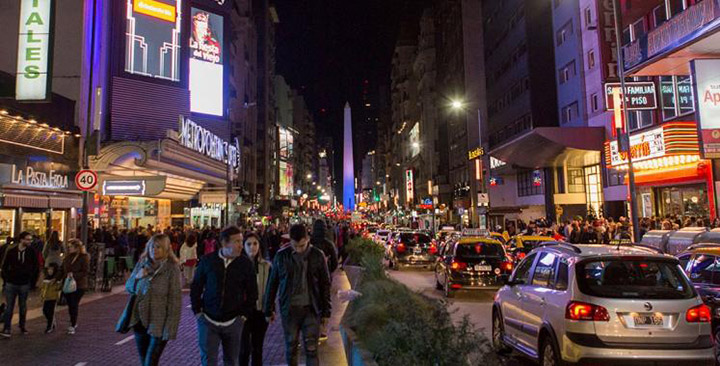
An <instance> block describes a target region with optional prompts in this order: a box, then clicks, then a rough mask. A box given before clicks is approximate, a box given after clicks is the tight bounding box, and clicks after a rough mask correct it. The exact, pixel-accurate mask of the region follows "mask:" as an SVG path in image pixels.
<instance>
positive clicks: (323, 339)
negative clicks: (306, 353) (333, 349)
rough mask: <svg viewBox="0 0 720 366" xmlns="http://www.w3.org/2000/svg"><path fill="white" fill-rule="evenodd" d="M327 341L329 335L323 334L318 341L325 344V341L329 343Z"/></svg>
mask: <svg viewBox="0 0 720 366" xmlns="http://www.w3.org/2000/svg"><path fill="white" fill-rule="evenodd" d="M327 340H328V335H327V334H322V333H321V334H320V337H319V338H318V341H320V342H324V341H327Z"/></svg>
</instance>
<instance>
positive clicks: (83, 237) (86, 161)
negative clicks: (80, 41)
mask: <svg viewBox="0 0 720 366" xmlns="http://www.w3.org/2000/svg"><path fill="white" fill-rule="evenodd" d="M96 12H97V0H93V2H92V20H91V21H90V33H91V34H90V65H89V66H90V67H89V69H88V95H87V101H86V104H87V115H86V118H85V139H84V140H83V150H84V151H83V169H89V168H90V157H89V155H90V144H89V140H90V128H91V123H90V119H91V116H92V113H91V110H92V100H93V98H92V95H93V65H94V64H95V17H96V15H95V14H96ZM98 138H99V136H98ZM89 200H90V192H88V191H83V202H82V210H83V211H82V222H81V223H80V241H82V243H83V244H84V245H88V219H89V218H90V215H89V214H88V211H89V207H88V206H89V202H88V201H89Z"/></svg>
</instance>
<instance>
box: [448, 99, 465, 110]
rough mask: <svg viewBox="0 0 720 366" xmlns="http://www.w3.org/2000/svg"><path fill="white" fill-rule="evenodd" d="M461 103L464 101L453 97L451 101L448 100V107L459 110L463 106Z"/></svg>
mask: <svg viewBox="0 0 720 366" xmlns="http://www.w3.org/2000/svg"><path fill="white" fill-rule="evenodd" d="M463 104H464V103H463V102H462V101H460V100H458V99H454V100H453V101H451V102H450V108H452V109H454V110H460V109H462V108H463Z"/></svg>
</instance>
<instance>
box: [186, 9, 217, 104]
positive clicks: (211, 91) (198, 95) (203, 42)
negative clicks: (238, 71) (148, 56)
mask: <svg viewBox="0 0 720 366" xmlns="http://www.w3.org/2000/svg"><path fill="white" fill-rule="evenodd" d="M190 16H191V22H190V24H191V25H190V110H191V111H192V112H195V113H204V114H210V115H213V116H222V115H223V95H224V93H223V52H222V49H223V17H222V16H220V15H217V14H213V13H210V12H207V11H205V10H201V9H196V8H192V9H191V14H190Z"/></svg>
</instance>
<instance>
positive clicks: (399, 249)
mask: <svg viewBox="0 0 720 366" xmlns="http://www.w3.org/2000/svg"><path fill="white" fill-rule="evenodd" d="M395 250H397V252H398V253H403V252H405V244H403V243H399V244H398V245H397V246H396V247H395Z"/></svg>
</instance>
